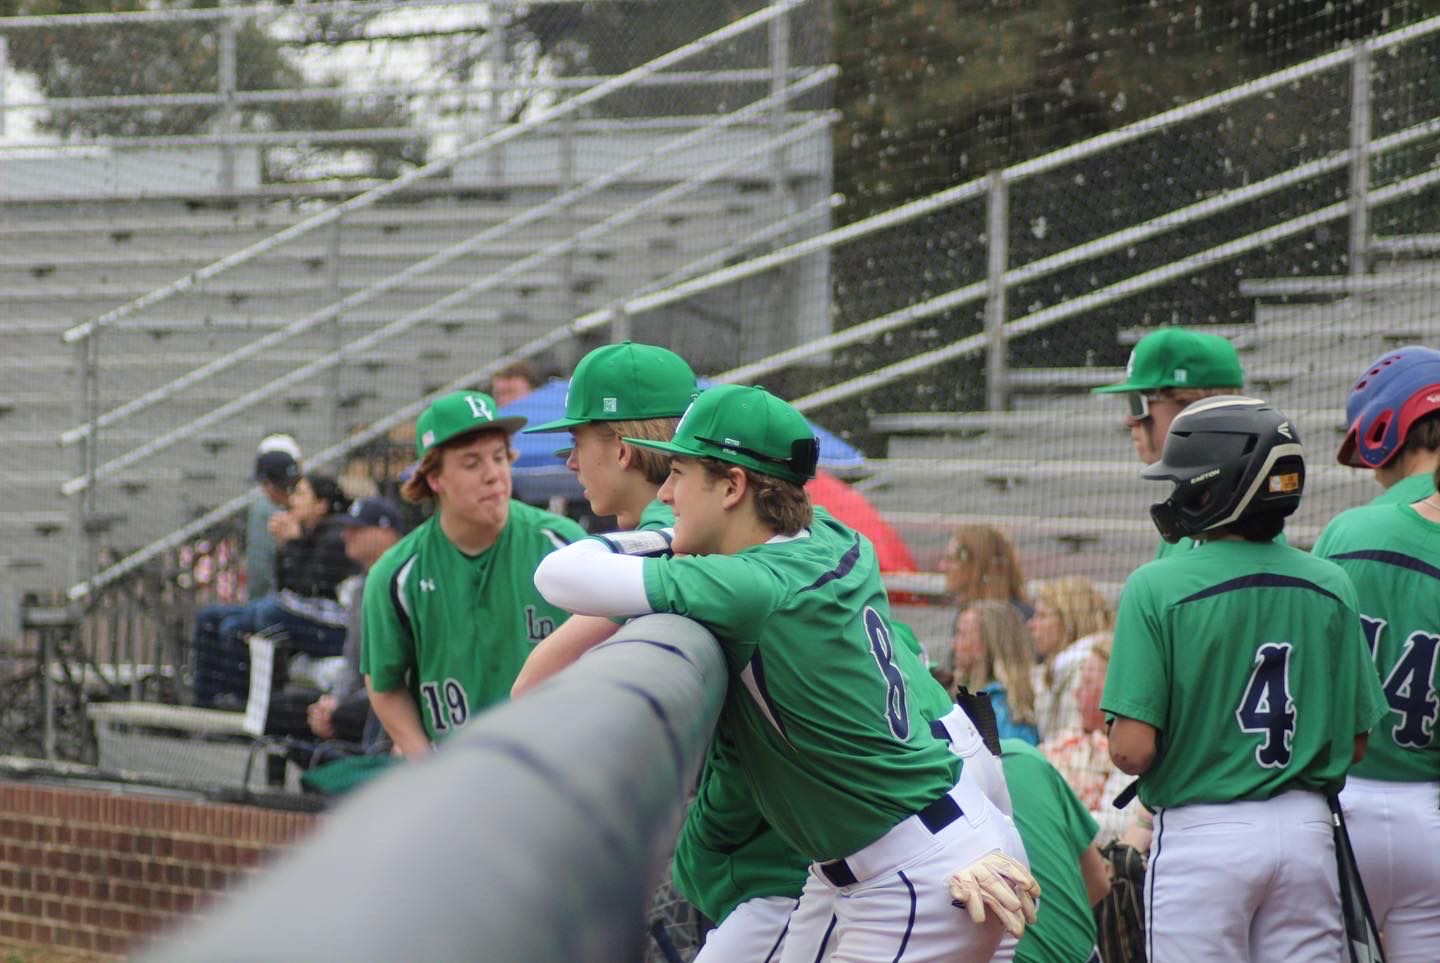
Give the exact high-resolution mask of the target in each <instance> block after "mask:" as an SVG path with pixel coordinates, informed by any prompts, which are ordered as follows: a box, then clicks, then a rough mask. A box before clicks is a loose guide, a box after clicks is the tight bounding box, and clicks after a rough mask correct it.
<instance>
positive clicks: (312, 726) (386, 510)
mask: <svg viewBox="0 0 1440 963" xmlns="http://www.w3.org/2000/svg"><path fill="white" fill-rule="evenodd" d="M335 520H336V522H337V523H338V524H339V525H341V526H342V528H341V531H342V533H343V538H344V542H345V555H346V556H347V557H348V558H349V559H350V561H352V562H354V563H355V565H356V566H357V567H358V568H359V569H360V573H359V574H358V575H354V576H351V577H350V578H348V579H346V580H345V582H344V583H343V584H342V586H341V588H340V591H339V593H338V594H339V597H340V601H341V603H342V604H343V605H344V607H345V610H346V612H347V613H348V617H349V622H348V625H347V626H346V633H345V649H344V654H343V658H342V670H341V671H340V672H339V673H337V674H336V676H335V677H334V678H333V679H332V680H330V682H329V685H328V688H327V687H324V686H308V687H303V688H300V689H299V691H294V690H291V691H285V692H281V693H278V694H277V695H275V696H274V697H273V698H272V699H271V701H270V714H269V720H268V722H267V725H266V731H267V732H269V733H270V734H271V735H288V736H296V737H300V738H310V737H312V736H313V737H316V738H319V739H325V740H332V739H333V740H338V741H340V742H349V743H355V744H357V745H359V744H361V743H364V742H366V741H367V740H366V731H365V730H366V723H367V721H368V720H369V718H370V698H369V695H368V694H367V693H366V691H365V680H364V678H363V677H362V676H361V675H360V636H361V605H360V599H361V597H362V596H363V594H364V589H365V575H366V573H367V572H369V571H370V566H372V565H374V564H375V563H376V562H377V561H379V559H380V556H381V555H384V554H385V551H386V549H388V548H389V547H390V546H391V545H394V544H395V543H396V542H398V541H399V540H400V536H402V535H404V534H405V521H404V519H403V517H402V516H401V514H400V509H399V508H398V507H396V505H395V503H394V502H392V501H391V500H390V499H388V498H381V497H379V496H376V497H371V498H357V499H356V500H355V501H354V502H352V503H351V505H350V510H349V511H348V512H346V513H345V514H343V515H337V516H336V518H335ZM291 681H292V683H293V682H294V680H293V679H292V680H291ZM317 695H318V697H317ZM372 728H374V729H375V730H376V734H377V735H378V725H377V726H373V727H372Z"/></svg>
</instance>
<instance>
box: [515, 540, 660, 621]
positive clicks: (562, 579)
mask: <svg viewBox="0 0 1440 963" xmlns="http://www.w3.org/2000/svg"><path fill="white" fill-rule="evenodd" d="M535 588H536V589H538V590H539V592H540V594H541V595H543V596H544V597H545V600H546V601H547V602H549V603H550V604H551V605H555V606H558V607H559V608H562V609H564V610H565V611H567V612H574V613H575V614H577V615H598V616H609V617H615V616H627V615H648V614H650V613H651V612H653V611H654V610H653V609H652V608H650V603H649V601H648V600H647V599H646V597H645V559H643V558H641V557H639V556H635V555H617V554H614V553H613V552H611V550H610V548H609V547H608V546H607V545H606V544H605V543H604V542H600V541H597V540H595V539H588V538H587V539H581V540H580V541H578V542H575V543H574V544H573V545H567V546H565V547H564V548H562V549H560V550H559V551H557V552H551V553H550V554H549V555H546V556H545V558H544V560H543V561H541V563H540V567H539V568H537V569H536V570H535Z"/></svg>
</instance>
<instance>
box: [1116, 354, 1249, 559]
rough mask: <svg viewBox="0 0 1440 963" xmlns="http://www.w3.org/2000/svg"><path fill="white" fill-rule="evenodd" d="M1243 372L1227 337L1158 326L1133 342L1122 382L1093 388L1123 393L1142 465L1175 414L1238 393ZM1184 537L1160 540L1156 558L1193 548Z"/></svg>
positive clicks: (1152, 458) (1153, 455)
mask: <svg viewBox="0 0 1440 963" xmlns="http://www.w3.org/2000/svg"><path fill="white" fill-rule="evenodd" d="M1244 385H1245V370H1244V369H1243V368H1241V367H1240V355H1239V353H1237V352H1236V350H1235V346H1234V345H1233V344H1231V343H1230V342H1229V341H1227V340H1225V339H1224V338H1222V337H1220V336H1219V335H1214V334H1205V333H1203V332H1200V331H1187V330H1186V329H1185V328H1175V327H1168V328H1160V329H1158V330H1156V331H1152V332H1151V333H1149V334H1147V335H1146V336H1145V337H1143V338H1141V339H1140V340H1139V342H1137V343H1136V345H1135V349H1134V350H1133V351H1131V352H1130V361H1129V363H1128V364H1127V365H1126V366H1125V380H1124V381H1122V382H1119V383H1118V384H1113V385H1104V386H1103V387H1100V388H1096V389H1095V393H1096V394H1123V395H1124V396H1125V401H1126V408H1125V419H1124V420H1125V427H1127V428H1129V429H1130V441H1131V443H1133V444H1134V446H1135V454H1136V455H1138V456H1139V458H1140V462H1141V463H1142V464H1145V465H1149V464H1152V463H1153V462H1157V461H1159V460H1160V450H1161V449H1162V448H1163V447H1164V446H1165V435H1166V433H1167V432H1169V430H1170V423H1171V422H1172V421H1174V420H1175V416H1176V415H1178V414H1180V412H1182V411H1184V410H1185V409H1186V408H1187V407H1189V406H1190V405H1192V404H1194V403H1195V402H1197V401H1199V400H1200V399H1201V398H1210V397H1214V396H1215V395H1234V394H1240V393H1241V391H1242V390H1243V389H1244ZM1194 544H1195V543H1194V542H1193V541H1191V540H1190V539H1189V538H1182V539H1180V540H1179V541H1178V542H1174V543H1171V542H1166V541H1163V540H1162V541H1161V542H1160V545H1159V547H1158V548H1157V549H1156V550H1155V557H1156V558H1164V557H1165V556H1167V555H1174V554H1176V553H1177V552H1183V551H1188V550H1189V549H1190V548H1192V547H1194Z"/></svg>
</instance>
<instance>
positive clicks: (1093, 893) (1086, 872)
mask: <svg viewBox="0 0 1440 963" xmlns="http://www.w3.org/2000/svg"><path fill="white" fill-rule="evenodd" d="M1080 875H1081V877H1082V878H1083V879H1084V880H1085V897H1086V899H1088V900H1090V905H1091V906H1094V905H1095V904H1096V903H1098V902H1100V901H1101V900H1102V899H1104V898H1105V897H1106V895H1107V894H1108V893H1109V892H1110V864H1109V863H1107V862H1106V861H1105V857H1104V856H1101V855H1100V847H1099V846H1096V845H1095V844H1094V843H1091V844H1090V845H1089V846H1088V847H1086V849H1085V851H1084V852H1082V853H1081V854H1080Z"/></svg>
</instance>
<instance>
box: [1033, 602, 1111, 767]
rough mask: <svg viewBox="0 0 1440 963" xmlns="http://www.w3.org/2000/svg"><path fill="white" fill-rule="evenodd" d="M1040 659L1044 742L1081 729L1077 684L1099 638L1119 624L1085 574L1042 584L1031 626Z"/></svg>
mask: <svg viewBox="0 0 1440 963" xmlns="http://www.w3.org/2000/svg"><path fill="white" fill-rule="evenodd" d="M1027 624H1028V626H1029V629H1030V637H1031V638H1032V639H1034V640H1035V655H1036V656H1037V657H1038V658H1039V660H1040V661H1039V664H1037V665H1036V666H1035V668H1034V670H1033V672H1032V674H1031V678H1032V681H1033V682H1034V686H1035V715H1036V719H1037V722H1038V725H1039V727H1040V738H1041V739H1042V740H1045V739H1049V738H1050V737H1051V736H1053V735H1054V734H1055V733H1057V732H1059V731H1061V730H1062V729H1075V728H1078V727H1079V725H1080V711H1079V709H1078V708H1077V706H1076V702H1075V690H1074V682H1075V678H1076V676H1078V675H1079V674H1080V668H1081V666H1082V665H1084V663H1085V659H1086V657H1087V656H1088V655H1089V654H1090V644H1091V642H1092V641H1094V639H1095V637H1096V635H1097V634H1098V633H1100V632H1104V631H1106V630H1108V629H1110V628H1112V627H1113V626H1114V625H1115V611H1114V609H1113V608H1111V606H1110V601H1109V600H1108V599H1106V598H1105V596H1104V595H1102V594H1100V590H1099V589H1097V588H1096V587H1095V583H1093V582H1091V581H1090V580H1089V579H1088V578H1086V577H1085V576H1083V575H1065V576H1062V577H1060V578H1053V579H1048V580H1046V581H1044V582H1041V583H1040V585H1039V586H1038V587H1037V588H1036V589H1035V614H1033V615H1031V616H1030V621H1029V622H1028V623H1027Z"/></svg>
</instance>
